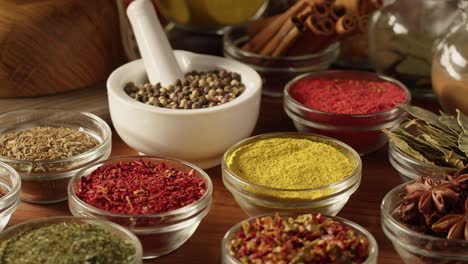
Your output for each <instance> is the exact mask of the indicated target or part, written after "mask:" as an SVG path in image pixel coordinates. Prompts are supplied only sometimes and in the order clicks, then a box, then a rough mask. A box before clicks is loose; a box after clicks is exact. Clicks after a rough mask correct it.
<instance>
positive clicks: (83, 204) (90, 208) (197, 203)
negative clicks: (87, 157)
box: [67, 155, 213, 218]
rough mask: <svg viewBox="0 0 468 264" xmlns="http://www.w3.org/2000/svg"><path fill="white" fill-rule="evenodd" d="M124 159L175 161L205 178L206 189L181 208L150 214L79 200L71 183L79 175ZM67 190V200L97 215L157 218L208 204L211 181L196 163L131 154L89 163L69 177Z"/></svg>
mask: <svg viewBox="0 0 468 264" xmlns="http://www.w3.org/2000/svg"><path fill="white" fill-rule="evenodd" d="M124 159H131V160H141V159H143V160H144V159H149V160H153V161H155V160H156V161H159V162H163V161H171V162H176V163H178V164H181V165H183V166H185V167H189V168H191V169H194V170H196V171H197V172H198V173H199V174H200V175H201V178H202V179H204V180H206V191H205V193H204V194H203V196H202V197H200V199H198V200H197V201H195V202H193V203H191V204H187V205H185V206H183V207H181V208H178V209H175V210H170V211H166V212H162V213H152V214H123V213H114V212H110V211H106V210H103V209H100V208H97V207H95V206H92V205H90V204H88V203H86V202H85V201H83V200H81V199H80V198H79V197H78V196H77V195H76V193H75V191H74V188H73V185H74V184H75V183H76V182H77V180H79V179H80V178H81V177H87V176H89V175H88V174H84V172H85V171H87V170H89V169H90V168H92V167H96V166H97V167H100V166H102V165H103V164H104V163H108V162H112V163H115V162H117V161H120V160H124ZM67 190H68V199H69V201H71V200H73V201H75V202H76V203H77V204H78V205H79V207H80V208H84V209H85V210H86V211H87V212H93V213H98V214H99V215H106V216H112V217H116V218H158V217H166V216H172V215H177V214H187V213H190V212H194V210H195V209H198V207H200V205H203V204H204V203H208V204H209V203H210V202H211V200H212V192H213V183H212V181H211V178H210V177H209V176H208V174H207V173H206V172H205V171H204V170H202V169H201V168H199V167H198V166H196V165H194V164H192V163H190V162H187V161H183V160H179V159H175V158H167V157H158V156H146V155H142V156H131V155H130V156H118V157H114V158H110V159H106V160H102V161H99V162H96V163H93V164H90V165H88V166H86V167H84V168H82V169H80V170H79V171H78V172H77V173H76V174H75V175H74V176H73V177H72V178H71V179H70V181H69V183H68V187H67ZM208 208H209V207H208ZM191 215H192V214H190V217H191Z"/></svg>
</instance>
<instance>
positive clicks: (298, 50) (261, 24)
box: [223, 0, 382, 97]
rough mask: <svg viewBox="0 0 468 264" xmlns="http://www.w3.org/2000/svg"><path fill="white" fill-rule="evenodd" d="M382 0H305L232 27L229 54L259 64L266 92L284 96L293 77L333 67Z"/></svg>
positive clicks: (225, 42)
mask: <svg viewBox="0 0 468 264" xmlns="http://www.w3.org/2000/svg"><path fill="white" fill-rule="evenodd" d="M381 6H382V1H381V0H299V1H297V2H295V3H294V4H293V5H291V6H290V7H289V8H288V9H287V10H286V11H284V12H283V13H280V14H277V15H274V16H270V17H264V18H260V19H257V20H255V21H251V22H250V23H249V24H247V25H243V26H235V27H231V28H229V29H227V30H226V31H225V33H224V38H223V48H224V56H225V57H228V58H231V59H235V60H238V61H241V62H243V63H245V64H247V65H249V66H251V67H252V68H254V69H255V70H256V71H257V72H258V73H259V74H260V75H261V77H262V79H263V94H265V95H269V96H274V97H281V96H282V92H283V87H284V85H285V84H286V83H287V82H288V81H289V80H291V79H292V78H295V77H296V76H298V75H301V74H304V73H308V72H312V71H320V70H325V69H327V68H329V67H330V65H331V64H332V63H333V62H334V61H335V60H336V58H337V57H338V55H339V50H340V44H339V43H340V41H343V40H346V39H347V38H349V37H351V36H354V35H356V34H359V33H362V32H366V31H367V26H368V24H367V23H368V18H369V14H371V13H372V12H373V11H375V10H377V9H379V8H380V7H381Z"/></svg>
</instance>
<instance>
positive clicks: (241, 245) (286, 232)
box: [227, 214, 370, 263]
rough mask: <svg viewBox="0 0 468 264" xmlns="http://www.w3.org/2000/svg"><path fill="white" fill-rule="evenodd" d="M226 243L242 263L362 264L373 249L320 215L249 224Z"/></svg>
mask: <svg viewBox="0 0 468 264" xmlns="http://www.w3.org/2000/svg"><path fill="white" fill-rule="evenodd" d="M227 243H228V244H227V247H228V249H229V254H230V255H231V256H232V257H234V258H236V259H237V260H239V262H241V263H363V262H364V261H366V259H367V258H368V256H369V248H370V246H369V240H368V239H367V238H366V237H365V236H363V235H361V234H359V233H357V232H356V231H355V230H353V228H351V227H350V226H347V225H344V224H342V223H341V222H339V221H337V220H334V219H332V218H327V217H324V216H322V215H321V214H317V215H313V214H303V215H298V216H296V217H281V216H279V215H275V216H274V217H271V216H264V217H259V218H256V219H255V220H253V221H249V222H247V221H246V222H243V223H242V227H241V228H239V230H238V231H237V232H236V233H235V234H234V235H233V236H232V237H231V238H229V240H228V242H227Z"/></svg>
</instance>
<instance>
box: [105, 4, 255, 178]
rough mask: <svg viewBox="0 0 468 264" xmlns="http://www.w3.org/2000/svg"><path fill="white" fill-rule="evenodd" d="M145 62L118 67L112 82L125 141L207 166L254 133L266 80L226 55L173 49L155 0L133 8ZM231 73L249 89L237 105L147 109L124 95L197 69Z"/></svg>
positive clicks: (113, 109)
mask: <svg viewBox="0 0 468 264" xmlns="http://www.w3.org/2000/svg"><path fill="white" fill-rule="evenodd" d="M127 15H128V17H129V19H130V22H131V25H132V28H133V30H134V33H135V37H136V40H137V44H138V47H139V49H140V53H141V55H142V59H140V60H135V61H132V62H129V63H127V64H125V65H123V66H121V67H119V68H117V69H116V70H115V71H114V72H112V74H111V75H110V76H109V78H108V80H107V91H108V98H109V111H110V114H111V119H112V123H113V124H114V127H115V130H116V131H117V133H118V134H119V136H120V137H121V138H122V140H123V141H124V142H125V143H126V144H128V145H129V146H130V147H132V148H134V149H135V150H137V151H139V152H140V153H141V154H147V155H154V156H160V157H171V158H177V159H181V160H185V161H188V162H191V163H194V164H195V165H198V166H199V167H201V168H204V169H206V168H210V167H214V166H216V165H219V164H220V162H221V158H222V156H223V154H224V152H225V151H226V150H227V149H228V148H229V147H230V146H231V145H233V144H234V143H236V142H238V141H240V140H241V139H244V138H247V137H248V136H249V135H250V134H251V133H252V131H253V129H254V127H255V125H256V122H257V119H258V115H259V110H260V98H261V86H262V81H261V79H260V76H259V75H258V74H257V72H255V71H254V70H253V69H252V68H250V67H248V66H247V65H245V64H242V63H239V62H237V61H234V60H230V59H225V58H222V57H216V56H209V55H202V54H196V53H192V52H187V51H181V50H176V51H173V50H172V49H171V46H170V44H169V42H168V40H167V38H166V35H165V33H164V31H163V29H162V27H161V24H160V23H159V21H158V19H157V15H156V12H155V10H154V8H153V6H152V4H151V1H149V0H136V1H134V2H132V3H131V4H130V6H129V7H128V9H127ZM215 69H225V70H227V71H231V72H237V73H239V74H240V75H241V78H242V82H243V83H244V85H245V87H246V89H245V92H244V93H242V94H241V95H240V96H239V97H238V98H236V99H234V100H233V101H231V102H228V103H225V104H222V105H218V106H214V107H209V108H202V109H189V110H184V109H167V108H161V107H156V106H151V105H146V104H143V103H141V102H138V101H136V100H134V99H132V98H131V97H130V96H128V95H127V94H126V93H125V92H124V87H125V85H126V84H127V83H128V82H134V83H145V82H148V80H149V82H150V83H152V84H155V83H158V82H160V83H161V84H162V86H163V87H164V86H167V85H170V84H173V83H175V81H176V80H177V79H181V78H183V76H184V73H186V72H190V71H193V70H197V71H208V70H215Z"/></svg>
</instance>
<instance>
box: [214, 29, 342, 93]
mask: <svg viewBox="0 0 468 264" xmlns="http://www.w3.org/2000/svg"><path fill="white" fill-rule="evenodd" d="M248 38H249V37H248V35H247V27H246V26H236V27H231V28H228V29H227V30H226V31H225V32H224V38H223V52H224V57H226V58H230V59H234V60H237V61H240V62H242V63H245V64H247V65H249V66H250V67H252V68H253V69H254V70H256V71H257V72H258V73H259V74H260V76H261V77H262V80H263V90H262V92H263V94H264V95H268V96H273V97H281V96H283V88H284V86H285V85H286V83H287V82H289V81H290V80H291V79H293V78H294V77H296V76H298V75H301V74H304V73H308V72H312V71H320V70H326V69H328V68H329V67H330V65H331V64H332V63H333V61H335V59H336V58H337V57H338V54H339V52H340V45H339V43H338V42H335V43H333V44H331V45H330V46H328V47H327V48H325V49H324V50H321V51H319V52H317V53H311V54H306V55H302V56H279V57H272V56H263V55H259V54H256V53H252V52H247V51H243V50H241V49H240V47H241V46H242V45H243V44H244V43H246V42H247V40H248Z"/></svg>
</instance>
